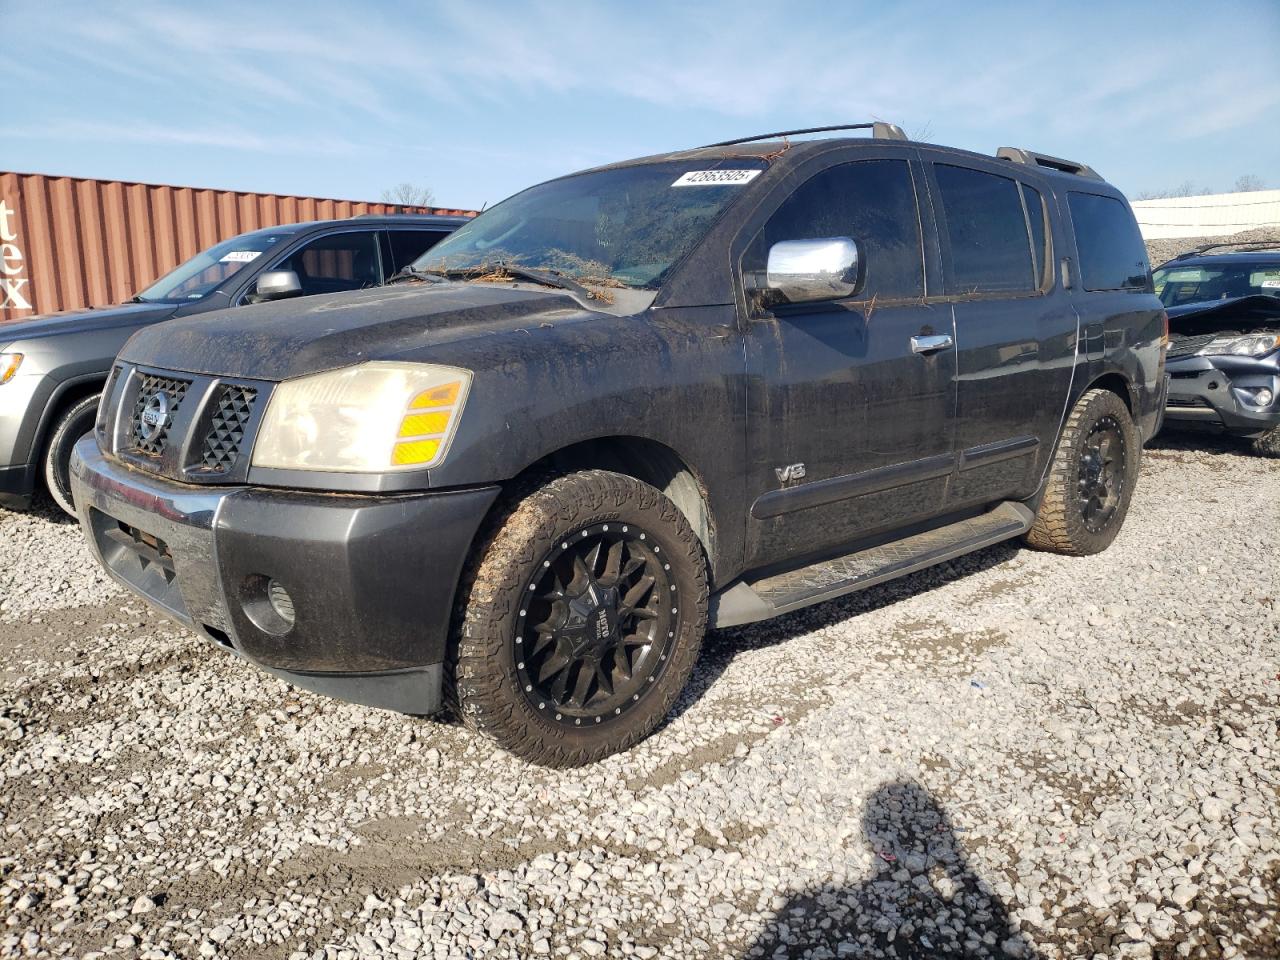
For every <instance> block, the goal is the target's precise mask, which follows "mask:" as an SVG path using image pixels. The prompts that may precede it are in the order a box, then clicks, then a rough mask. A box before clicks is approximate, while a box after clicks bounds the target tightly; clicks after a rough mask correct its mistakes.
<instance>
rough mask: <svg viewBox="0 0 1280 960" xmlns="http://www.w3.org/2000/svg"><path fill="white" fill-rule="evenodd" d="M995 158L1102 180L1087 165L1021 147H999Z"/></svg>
mask: <svg viewBox="0 0 1280 960" xmlns="http://www.w3.org/2000/svg"><path fill="white" fill-rule="evenodd" d="M996 156H997V157H999V158H1000V159H1001V160H1008V161H1010V162H1012V163H1025V164H1029V165H1030V166H1033V167H1048V168H1049V169H1050V170H1058V171H1060V172H1062V173H1074V174H1075V175H1076V176H1077V177H1088V178H1089V179H1090V180H1101V179H1102V177H1101V176H1099V175H1098V172H1097V171H1096V170H1094V169H1093V167H1090V166H1088V165H1087V164H1083V163H1076V162H1075V161H1074V160H1063V159H1062V158H1061V157H1051V156H1049V155H1048V154H1047V153H1036V152H1035V151H1033V150H1023V149H1022V148H1021V147H1001V148H1000V149H999V150H997V151H996Z"/></svg>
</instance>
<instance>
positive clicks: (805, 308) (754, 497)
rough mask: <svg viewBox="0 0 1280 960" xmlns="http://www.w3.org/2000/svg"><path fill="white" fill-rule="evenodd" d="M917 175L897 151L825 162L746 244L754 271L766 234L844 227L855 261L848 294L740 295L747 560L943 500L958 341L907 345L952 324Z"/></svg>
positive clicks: (834, 539)
mask: <svg viewBox="0 0 1280 960" xmlns="http://www.w3.org/2000/svg"><path fill="white" fill-rule="evenodd" d="M915 184H916V180H915V178H913V176H912V172H911V169H910V167H909V164H908V161H907V159H906V158H905V156H903V155H899V157H898V158H891V157H885V158H877V159H868V160H863V161H857V162H850V163H843V164H841V163H833V164H832V165H831V166H829V167H828V168H827V169H826V170H823V171H820V172H818V173H816V174H814V175H813V176H812V177H810V178H809V179H808V180H806V181H805V182H804V183H803V184H801V185H800V187H798V188H797V189H796V190H795V191H794V193H792V194H791V195H790V197H789V198H788V199H787V200H786V201H785V202H784V203H782V204H781V205H780V206H779V207H778V209H777V210H776V211H775V212H774V213H773V215H772V216H770V217H769V219H768V222H767V223H766V224H765V226H764V228H763V229H762V230H761V232H760V234H759V236H758V237H757V239H756V241H755V242H753V244H752V245H751V247H749V248H748V252H747V254H746V255H745V256H744V259H743V263H744V267H745V268H747V269H754V270H756V271H759V270H762V269H763V264H764V263H765V261H766V259H767V251H768V247H769V246H770V245H772V244H773V243H776V242H779V241H781V240H799V239H815V238H819V237H832V236H849V237H852V238H853V239H855V240H856V241H858V245H859V248H860V250H861V251H862V253H863V257H864V269H865V279H864V282H863V286H862V288H861V289H860V290H859V291H857V292H856V293H855V295H854V297H852V298H850V299H848V300H845V301H840V302H836V303H820V304H812V305H779V306H774V307H772V308H769V309H764V308H762V307H760V306H759V304H758V303H756V304H755V305H754V306H753V307H750V308H749V313H748V316H747V317H746V334H747V335H746V349H747V369H748V373H749V390H748V415H747V421H748V448H749V450H750V454H751V455H750V460H749V464H748V472H747V485H748V489H747V495H748V501H749V502H751V503H752V508H751V515H750V516H749V518H748V521H747V523H748V543H747V565H748V567H750V566H753V565H754V566H759V565H765V564H775V563H781V562H783V561H786V560H789V559H794V558H798V557H802V556H807V555H816V554H820V553H824V552H830V551H832V550H834V549H837V548H839V547H841V546H842V545H844V544H848V543H850V542H851V541H854V540H857V539H858V538H860V537H863V536H870V535H873V534H875V533H878V532H880V531H883V530H886V529H891V528H894V527H898V526H903V525H905V524H908V523H911V522H913V521H917V520H920V519H924V518H927V517H929V516H933V515H937V514H939V513H941V512H942V511H943V509H944V501H945V493H946V483H947V475H948V474H949V473H950V472H951V468H952V464H953V462H954V454H953V447H952V420H953V416H954V408H955V372H956V366H955V351H954V350H953V349H950V348H942V349H937V350H934V351H929V352H926V353H917V352H915V351H914V350H913V349H912V338H913V337H920V336H925V337H928V336H940V335H949V336H952V337H954V334H955V330H954V327H953V324H952V315H951V309H950V306H949V305H947V304H942V305H931V304H928V303H926V302H925V290H926V286H925V276H924V265H923V243H922V232H921V225H920V221H919V213H918V209H917V203H916V186H915ZM800 465H803V467H802V469H803V476H802V477H798V476H796V475H795V472H796V470H797V469H799V468H800Z"/></svg>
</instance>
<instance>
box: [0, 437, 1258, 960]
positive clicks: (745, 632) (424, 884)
mask: <svg viewBox="0 0 1280 960" xmlns="http://www.w3.org/2000/svg"><path fill="white" fill-rule="evenodd" d="M1202 447H1203V449H1202ZM1278 504H1280V469H1278V468H1277V466H1276V464H1275V463H1274V462H1272V461H1264V460H1258V459H1255V458H1253V457H1251V456H1248V455H1246V454H1245V453H1243V452H1242V448H1240V447H1239V446H1235V445H1231V444H1228V443H1225V442H1219V443H1216V444H1215V443H1213V442H1209V443H1208V445H1207V446H1205V445H1204V443H1203V442H1199V441H1197V442H1196V443H1191V442H1186V441H1181V440H1178V439H1176V438H1167V439H1166V438H1162V440H1161V442H1160V443H1159V444H1157V447H1156V448H1155V449H1153V450H1150V451H1148V452H1147V455H1146V458H1145V462H1144V471H1143V475H1142V478H1141V480H1140V483H1139V487H1138V490H1137V495H1136V499H1135V503H1134V506H1133V510H1132V513H1131V514H1130V517H1129V521H1128V523H1127V525H1126V527H1125V529H1124V531H1123V532H1122V533H1121V535H1120V537H1119V538H1118V539H1117V541H1116V543H1115V545H1114V546H1113V547H1112V548H1111V549H1110V550H1109V551H1107V552H1106V553H1104V554H1101V555H1098V556H1095V557H1088V558H1082V559H1068V558H1063V557H1056V556H1050V555H1046V554H1039V553H1034V552H1031V551H1028V550H1025V549H1020V548H1019V547H1018V546H1017V545H1014V544H1006V545H1002V546H998V547H995V548H992V549H990V550H987V551H983V552H982V553H979V554H976V555H973V556H970V557H966V558H962V559H960V560H957V561H953V562H952V563H949V564H945V565H943V566H942V567H939V568H936V569H934V570H930V571H925V572H923V573H920V574H916V575H914V576H912V577H909V578H906V579H904V580H901V581H898V582H895V583H891V584H887V585H885V586H882V587H879V588H876V589H873V590H870V591H867V592H865V593H862V594H859V595H856V596H853V597H850V598H848V599H846V600H843V601H840V602H836V603H831V604H826V605H823V606H820V607H816V608H813V609H810V610H806V611H803V612H801V613H798V614H795V615H792V616H790V617H787V618H784V619H782V620H780V621H775V622H773V623H766V624H760V625H757V626H754V627H751V628H745V629H738V630H731V631H724V632H722V633H718V634H713V635H712V636H710V637H709V638H708V640H707V643H706V645H705V647H704V656H703V659H702V662H701V664H700V666H699V667H698V669H697V671H696V672H695V675H694V678H693V681H692V684H691V687H690V690H689V691H688V692H687V693H686V695H685V696H684V697H682V699H681V701H680V703H679V704H678V705H677V708H676V710H675V711H674V713H673V715H672V717H671V718H670V719H669V721H668V723H667V724H666V725H665V726H664V727H663V728H662V729H661V730H660V731H659V732H658V733H657V734H656V735H654V736H653V737H651V738H650V739H648V740H646V741H645V742H644V743H642V744H640V745H639V746H638V747H636V748H635V749H634V750H632V751H631V752H629V753H628V754H626V755H624V756H620V757H613V758H610V759H609V760H606V761H605V762H603V763H601V764H598V765H597V766H595V767H591V768H587V769H583V770H575V771H567V772H566V771H561V772H553V771H547V770H541V769H536V768H530V767H527V766H524V765H522V764H520V763H518V762H516V761H515V760H513V759H512V758H510V757H507V756H505V755H503V754H501V753H498V752H496V751H494V749H493V748H492V747H491V746H490V745H489V744H488V743H486V742H484V741H482V740H479V739H477V738H475V737H474V736H472V735H470V734H468V733H466V732H465V731H464V730H463V729H461V728H460V727H458V726H455V725H450V724H445V723H441V722H438V721H434V720H424V719H418V718H409V717H402V716H397V715H394V714H390V713H386V712H382V711H377V710H371V709H366V708H362V707H357V706H352V705H349V704H342V703H338V702H336V701H333V700H329V699H327V698H324V697H320V696H315V695H312V694H308V693H305V692H302V691H298V690H294V689H292V688H290V687H288V686H286V685H285V684H283V683H281V682H280V681H277V680H275V679H273V678H271V677H269V676H267V675H265V674H263V673H261V672H259V671H256V670H254V669H252V668H251V667H248V666H246V665H244V664H242V663H240V662H238V661H236V660H234V659H232V658H230V657H227V656H225V655H224V654H223V653H222V652H221V651H220V650H217V649H211V648H210V647H209V646H208V645H206V644H204V643H202V642H200V641H198V640H196V639H195V638H194V637H192V636H190V635H189V634H187V633H185V632H184V631H183V630H181V629H180V628H178V627H176V626H173V625H171V624H169V623H167V622H165V621H163V620H161V619H159V618H158V617H156V616H155V615H153V614H151V613H149V612H147V611H146V610H145V609H143V607H142V605H141V604H140V603H139V602H137V601H136V600H134V599H132V598H128V597H125V596H122V595H121V594H119V593H117V592H116V591H115V590H114V589H112V588H110V587H109V586H108V585H107V584H106V581H105V580H104V579H103V578H102V575H101V574H100V573H98V572H97V570H96V567H93V566H92V565H91V564H90V563H89V561H88V556H87V553H86V551H85V548H84V546H83V544H82V543H81V542H80V539H79V533H78V531H77V530H76V529H75V528H74V527H73V526H70V525H69V524H63V523H60V522H58V521H57V519H56V517H54V516H53V515H52V514H51V513H49V512H48V511H45V512H43V513H42V512H39V511H37V512H35V513H31V514H22V515H14V514H4V513H0V536H2V537H3V538H4V539H3V541H0V542H3V544H4V556H3V559H0V650H3V654H4V655H3V658H2V659H0V836H3V843H0V909H2V910H3V911H4V912H3V915H4V916H5V917H6V918H7V925H6V928H5V929H4V930H3V931H0V957H3V956H19V955H22V954H23V952H24V951H25V952H27V953H40V952H41V951H44V952H45V953H47V955H50V956H60V955H64V954H65V955H70V954H75V955H77V956H93V955H95V954H97V955H103V956H105V955H107V954H113V953H114V955H125V956H139V957H157V958H159V957H165V958H170V957H188V956H205V957H216V956H222V955H226V956H246V957H247V956H279V957H290V958H291V960H304V958H305V960H338V958H345V960H357V958H362V957H372V956H378V957H397V958H405V960H408V958H416V957H440V958H445V957H453V956H466V955H473V956H481V955H484V956H495V957H527V956H539V957H542V956H547V957H555V958H557V960H558V958H562V957H563V958H571V957H578V958H586V957H595V956H633V957H638V958H640V960H651V958H653V957H657V956H662V957H676V958H680V957H703V956H719V957H743V956H758V957H763V956H768V957H772V956H775V955H781V956H808V957H810V958H813V960H817V958H823V957H826V958H830V957H869V956H901V955H914V956H932V955H948V954H949V955H970V956H991V957H999V956H1005V957H1037V958H1045V960H1056V958H1064V957H1076V956H1085V957H1095V956H1098V957H1140V956H1153V955H1158V956H1161V957H1164V956H1197V955H1202V954H1203V955H1213V956H1224V957H1225V956H1258V957H1262V956H1275V955H1278V954H1280V946H1278V943H1280V941H1278V940H1277V929H1276V920H1275V917H1276V916H1277V911H1278V909H1280V902H1278V899H1280V897H1278V895H1277V889H1278V887H1280V839H1278V837H1280V834H1278V832H1277V828H1278V826H1280V799H1278V797H1280V792H1278V791H1277V787H1280V775H1278V774H1277V773H1276V771H1277V769H1280V757H1278V756H1277V746H1276V738H1275V730H1276V721H1277V712H1278V706H1277V705H1278V703H1280V682H1277V679H1276V674H1277V671H1278V670H1280V591H1278V590H1277V584H1280V558H1278V557H1277V553H1276V551H1275V549H1274V539H1275V538H1274V534H1275V530H1276V529H1280V507H1278ZM50 798H57V802H51V799H50ZM41 955H44V954H41Z"/></svg>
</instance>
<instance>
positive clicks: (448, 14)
mask: <svg viewBox="0 0 1280 960" xmlns="http://www.w3.org/2000/svg"><path fill="white" fill-rule="evenodd" d="M1278 51H1280V3H1276V2H1275V0H1260V2H1224V3H1215V4H1205V3H1177V2H1172V3H1171V2H1162V3H1150V4H1146V3H1142V4H1140V3H1123V2H1114V3H1110V4H1104V3H1091V2H1079V3H1073V4H1066V3H1061V2H1058V3H1054V4H1049V5H1044V6H1037V5H1036V4H1034V3H1028V2H1019V3H1008V4H1004V3H991V4H969V5H966V4H962V3H946V4H920V3H883V2H871V3H867V2H853V0H843V2H839V3H835V2H832V3H825V4H807V3H803V2H786V3H778V2H776V0H775V2H769V3H761V4H755V3H750V2H725V3H719V2H705V3H696V4H690V3H664V2H656V3H655V2H646V3H638V2H637V3H598V4H582V5H577V4H569V3H526V4H506V3H501V2H486V3H478V2H471V3H425V2H424V3H390V2H387V3H372V2H369V3H350V2H343V3H330V2H325V0H318V2H308V3H289V2H276V3H271V4H264V3H238V2H234V0H229V2H220V3H217V4H207V3H202V4H177V3H167V4H166V3H149V2H129V3H120V4H112V3H108V2H103V3H94V4H76V3H70V2H68V3H54V2H49V0H41V2H30V3H29V2H27V0H0V91H4V93H3V94H2V95H0V169H7V170H20V171H31V172H40V173H57V174H71V175H76V176H88V177H104V178H113V179H121V180H142V181H152V182H161V183H175V184H188V185H193V186H209V187H221V188H229V189H241V190H261V191H271V192H279V193H296V194H314V195H320V196H334V197H344V198H353V199H377V198H378V197H379V196H380V195H381V193H382V191H383V189H384V188H387V187H390V186H392V185H394V184H396V183H398V182H401V181H411V182H414V183H418V184H422V185H426V186H429V187H430V188H431V189H432V190H433V191H434V192H435V196H436V200H437V202H438V203H441V204H445V205H449V206H466V207H473V206H479V205H480V204H482V203H485V202H488V203H490V204H492V203H494V202H496V201H498V200H500V199H502V198H503V197H504V196H507V195H508V194H510V193H512V192H514V191H516V190H518V189H520V188H521V187H524V186H527V185H528V184H530V183H535V182H537V181H539V180H544V179H547V178H548V177H552V176H556V175H558V174H561V173H566V172H569V171H571V170H574V169H579V168H582V167H586V166H593V165H595V164H598V163H603V162H606V161H609V160H616V159H622V158H626V157H630V156H638V155H643V154H647V153H654V152H658V151H663V150H668V149H675V148H680V147H685V146H691V145H696V144H700V143H708V142H711V141H715V140H722V139H726V138H728V137H732V136H742V135H747V134H754V133H763V132H767V131H770V130H777V129H785V128H789V127H805V126H815V125H819V124H824V123H838V122H851V121H858V120H865V119H870V118H875V119H885V120H892V121H894V122H897V123H899V124H901V125H902V126H904V127H905V128H906V129H907V131H908V133H911V134H913V135H916V136H923V137H924V138H925V139H928V140H931V141H933V142H937V143H945V144H950V145H954V146H960V147H966V148H969V149H973V150H978V151H982V152H987V153H990V152H993V151H994V150H995V148H996V147H997V146H1001V145H1005V144H1009V145H1015V146H1024V147H1028V148H1031V149H1034V150H1039V151H1041V152H1044V153H1051V154H1056V155H1059V156H1065V157H1069V158H1072V159H1078V160H1083V161H1085V162H1087V163H1089V164H1091V165H1092V166H1093V167H1095V168H1096V169H1097V170H1098V171H1099V172H1101V173H1102V174H1103V175H1104V176H1106V177H1107V178H1108V179H1110V180H1112V181H1113V182H1114V183H1116V184H1117V185H1118V186H1119V187H1120V188H1121V189H1123V190H1125V191H1126V192H1128V193H1130V194H1134V193H1137V192H1140V191H1144V190H1160V189H1165V188H1170V187H1174V186H1177V185H1178V184H1181V183H1183V182H1185V181H1188V180H1189V181H1194V182H1195V183H1196V184H1198V185H1201V186H1203V187H1205V188H1211V189H1214V190H1226V189H1230V187H1231V185H1232V184H1233V183H1234V181H1235V179H1236V177H1237V176H1239V175H1241V174H1254V175H1256V176H1259V177H1261V178H1262V179H1263V180H1264V181H1265V182H1266V183H1267V185H1268V186H1272V187H1280V123H1277V122H1276V120H1277V116H1280V52H1278Z"/></svg>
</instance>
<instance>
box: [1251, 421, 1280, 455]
mask: <svg viewBox="0 0 1280 960" xmlns="http://www.w3.org/2000/svg"><path fill="white" fill-rule="evenodd" d="M1253 452H1254V453H1256V454H1257V455H1258V456H1260V457H1276V458H1280V427H1272V428H1271V429H1270V430H1268V431H1267V432H1266V433H1264V434H1263V435H1262V436H1260V437H1257V438H1256V439H1255V440H1254V441H1253Z"/></svg>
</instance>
